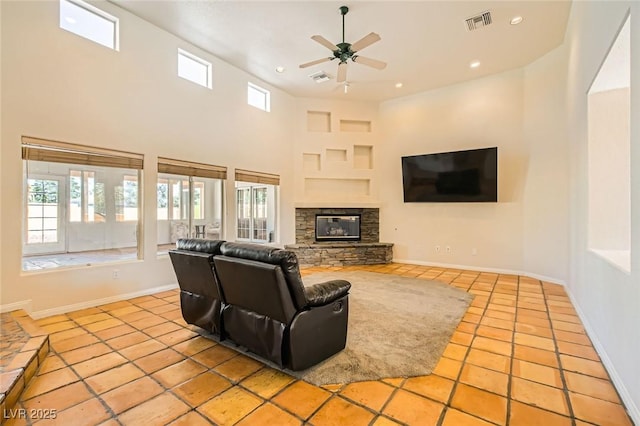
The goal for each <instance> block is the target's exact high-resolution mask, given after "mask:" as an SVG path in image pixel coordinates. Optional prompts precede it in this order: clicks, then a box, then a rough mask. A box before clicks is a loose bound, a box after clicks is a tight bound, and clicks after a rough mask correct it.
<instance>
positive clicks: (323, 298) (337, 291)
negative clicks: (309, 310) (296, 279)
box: [304, 280, 351, 306]
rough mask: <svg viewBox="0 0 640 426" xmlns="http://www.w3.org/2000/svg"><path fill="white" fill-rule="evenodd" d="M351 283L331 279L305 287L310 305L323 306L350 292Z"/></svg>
mask: <svg viewBox="0 0 640 426" xmlns="http://www.w3.org/2000/svg"><path fill="white" fill-rule="evenodd" d="M350 288H351V283H349V282H348V281H345V280H331V281H326V282H323V283H318V284H314V285H312V286H309V287H305V288H304V294H305V296H306V298H307V303H308V305H309V306H323V305H326V304H328V303H331V302H333V301H334V300H337V299H339V298H341V297H342V296H345V295H346V294H348V293H349V289H350Z"/></svg>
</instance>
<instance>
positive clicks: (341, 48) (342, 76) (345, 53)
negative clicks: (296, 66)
mask: <svg viewBox="0 0 640 426" xmlns="http://www.w3.org/2000/svg"><path fill="white" fill-rule="evenodd" d="M347 12H349V8H348V7H347V6H341V7H340V14H341V15H342V43H338V44H333V43H331V42H330V41H329V40H327V39H326V38H324V37H322V36H320V35H314V36H312V37H311V39H312V40H314V41H316V42H318V43H320V44H321V45H323V46H324V47H326V48H328V49H330V50H331V51H332V52H333V56H329V57H327V58H322V59H316V60H315V61H311V62H307V63H305V64H302V65H300V68H307V67H310V66H312V65H317V64H321V63H323V62H329V61H333V60H334V59H339V60H340V63H339V64H338V75H337V77H336V80H337V81H338V83H342V82H344V81H346V80H347V61H348V60H349V59H351V60H352V61H353V62H355V63H357V64H363V65H367V66H369V67H372V68H375V69H378V70H382V69H384V68H385V67H386V66H387V64H386V63H385V62H382V61H378V60H377V59H371V58H367V57H364V56H360V55H357V54H356V53H358V52H360V51H361V50H362V49H364V48H365V47H367V46H370V45H372V44H373V43H375V42H377V41H380V36H379V35H378V34H376V33H369V34H367V35H366V36H364V37H362V38H361V39H360V40H358V41H356V42H355V43H353V44H351V43H346V42H345V41H344V16H345V15H346V14H347Z"/></svg>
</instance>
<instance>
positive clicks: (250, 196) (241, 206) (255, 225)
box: [236, 186, 269, 242]
mask: <svg viewBox="0 0 640 426" xmlns="http://www.w3.org/2000/svg"><path fill="white" fill-rule="evenodd" d="M267 198H268V197H267V187H266V186H245V187H240V188H237V189H236V200H237V208H236V213H237V217H238V219H237V229H238V231H237V238H238V239H239V240H249V241H255V242H267V241H268V240H269V239H268V237H269V235H268V234H269V233H268V231H267V215H268V203H267Z"/></svg>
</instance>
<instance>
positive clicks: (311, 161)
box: [302, 153, 320, 172]
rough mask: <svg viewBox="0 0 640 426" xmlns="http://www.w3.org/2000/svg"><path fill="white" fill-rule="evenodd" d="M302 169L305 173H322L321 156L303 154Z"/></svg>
mask: <svg viewBox="0 0 640 426" xmlns="http://www.w3.org/2000/svg"><path fill="white" fill-rule="evenodd" d="M302 168H303V169H304V171H305V172H319V171H320V154H312V153H304V154H302Z"/></svg>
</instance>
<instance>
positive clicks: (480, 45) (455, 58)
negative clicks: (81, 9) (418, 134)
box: [111, 0, 571, 101]
mask: <svg viewBox="0 0 640 426" xmlns="http://www.w3.org/2000/svg"><path fill="white" fill-rule="evenodd" d="M111 1H112V2H113V3H116V4H118V5H119V6H120V7H122V8H124V9H127V10H128V11H130V12H132V13H134V14H135V15H137V16H139V17H141V18H143V19H145V20H147V21H149V22H151V23H153V24H155V25H157V26H159V27H161V28H164V29H165V30H167V31H169V32H171V33H173V34H175V35H177V36H179V37H180V38H183V39H184V40H186V41H188V42H190V43H192V44H194V45H196V46H198V47H200V48H201V49H204V50H206V51H208V52H210V53H212V54H213V55H215V56H217V57H219V58H221V59H223V60H224V61H226V62H228V63H230V64H233V65H235V66H237V67H238V68H241V69H243V70H245V71H247V72H249V73H250V74H253V75H254V76H256V77H258V78H260V79H262V80H264V81H266V82H268V83H270V84H272V85H273V86H276V87H278V88H280V89H282V90H284V91H286V92H288V93H290V94H292V95H294V96H300V97H319V98H328V97H333V98H341V99H352V100H376V101H380V100H385V99H390V98H394V97H399V96H406V95H408V94H412V93H417V92H421V91H425V90H429V89H433V88H437V87H443V86H447V85H450V84H453V83H457V82H461V81H465V80H471V79H474V78H478V77H481V76H485V75H489V74H493V73H497V72H502V71H506V70H510V69H514V68H519V67H522V66H524V65H527V64H529V63H531V62H532V61H534V60H536V59H537V58H539V57H541V56H542V55H544V54H545V53H547V52H549V51H550V50H552V49H553V48H555V47H556V46H558V45H560V44H561V43H562V41H563V38H564V33H565V28H566V24H567V19H568V16H569V9H570V5H571V1H570V0H554V1H541V0H535V1H482V0H476V1H406V2H405V1H353V0H352V1H344V2H343V1H340V2H334V1H277V2H276V1H236V0H227V1H202V0H200V1H190V0H173V1H154V0H145V1H141V0H111ZM343 5H346V6H348V7H349V13H348V14H347V15H346V17H345V41H346V42H348V43H354V42H355V41H357V40H359V39H360V38H362V37H363V36H365V35H366V34H368V33H370V32H376V33H378V34H379V35H380V36H381V37H382V40H381V41H379V42H377V43H375V44H373V45H371V46H369V47H367V48H365V49H362V51H361V53H362V55H363V56H367V57H370V58H374V59H379V60H382V61H385V62H387V63H388V66H387V67H386V68H385V69H384V70H381V71H379V70H376V69H373V68H369V67H367V66H365V65H362V64H357V63H353V62H349V65H348V74H347V81H348V82H349V93H348V94H344V90H343V87H342V86H341V85H340V84H338V83H336V81H335V75H336V72H337V65H338V64H337V63H338V61H331V62H326V63H323V64H319V65H315V66H312V67H309V68H306V69H300V68H299V67H298V65H299V64H302V63H305V62H309V61H312V60H315V59H320V58H322V57H326V56H332V53H331V51H330V50H329V49H327V48H325V47H323V46H322V45H320V44H318V43H316V42H315V41H313V40H311V38H310V37H311V36H312V35H314V34H319V35H322V36H323V37H325V38H327V39H328V40H330V41H331V42H333V43H334V44H337V43H340V42H341V41H342V17H341V15H340V11H339V7H340V6H343ZM487 10H488V11H490V12H491V14H492V18H493V23H492V24H491V25H489V26H486V27H484V28H480V29H477V30H475V31H468V30H467V28H466V24H465V19H466V18H468V17H471V16H473V15H477V14H479V13H481V12H484V11H487ZM516 15H520V16H522V17H523V21H522V23H521V24H519V25H511V24H510V20H511V18H512V17H514V16H516ZM476 60H477V61H480V62H481V65H480V66H479V67H478V68H475V69H471V68H470V67H469V64H470V63H471V62H472V61H476ZM277 66H283V67H285V72H284V73H281V74H279V73H277V72H276V71H275V68H276V67H277ZM316 71H325V72H326V73H327V74H329V75H330V76H332V77H333V78H332V79H331V80H330V81H327V82H324V83H315V82H314V81H313V80H312V79H311V78H309V74H311V73H313V72H316ZM397 82H402V83H403V87H402V88H400V89H397V88H396V87H395V84H396V83H397Z"/></svg>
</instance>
